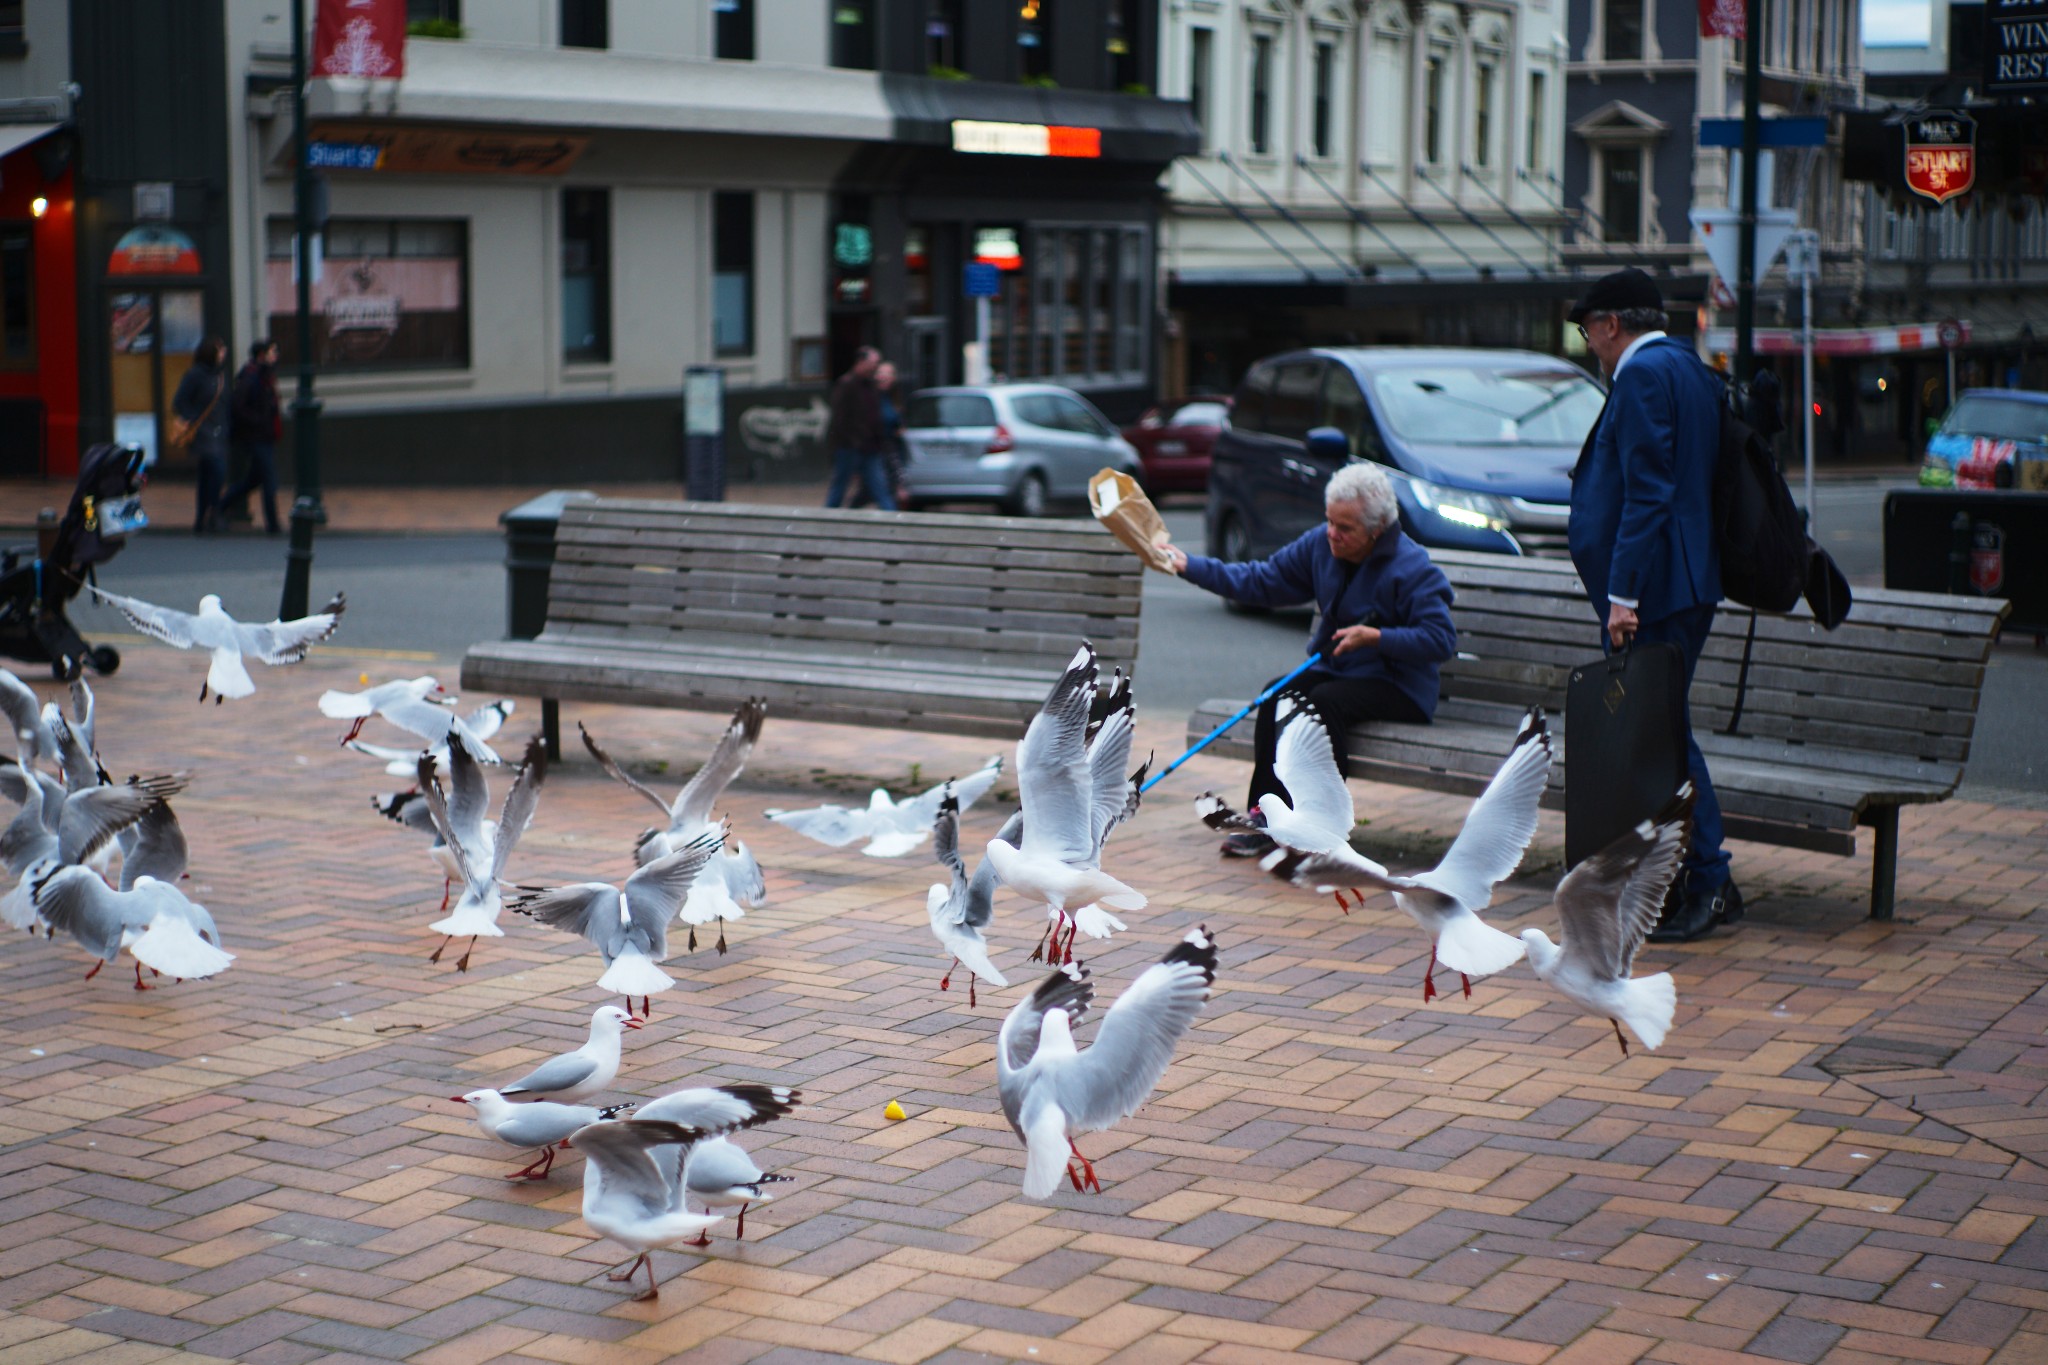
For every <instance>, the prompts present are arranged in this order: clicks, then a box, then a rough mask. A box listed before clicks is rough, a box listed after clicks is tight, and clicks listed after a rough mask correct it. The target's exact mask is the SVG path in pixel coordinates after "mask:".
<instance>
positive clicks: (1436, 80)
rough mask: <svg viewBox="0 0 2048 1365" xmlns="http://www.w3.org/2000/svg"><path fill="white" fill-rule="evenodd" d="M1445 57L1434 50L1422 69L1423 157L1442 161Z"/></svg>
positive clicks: (1432, 161)
mask: <svg viewBox="0 0 2048 1365" xmlns="http://www.w3.org/2000/svg"><path fill="white" fill-rule="evenodd" d="M1443 136H1444V59H1443V57H1442V56H1441V55H1440V54H1438V53H1434V52H1432V53H1431V54H1430V55H1429V61H1428V62H1427V63H1426V64H1424V66H1423V69H1422V159H1423V160H1424V161H1427V162H1429V163H1431V164H1432V165H1434V164H1436V163H1438V162H1441V161H1442V160H1443V159H1444V157H1443V150H1444V142H1443Z"/></svg>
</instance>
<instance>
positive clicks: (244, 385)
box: [220, 337, 284, 536]
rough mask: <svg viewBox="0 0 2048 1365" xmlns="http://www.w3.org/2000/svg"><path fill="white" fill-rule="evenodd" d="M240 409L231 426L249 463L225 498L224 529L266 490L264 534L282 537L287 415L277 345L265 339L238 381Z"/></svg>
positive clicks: (234, 413)
mask: <svg viewBox="0 0 2048 1365" xmlns="http://www.w3.org/2000/svg"><path fill="white" fill-rule="evenodd" d="M233 397H234V406H233V408H232V410H231V411H230V413H229V424H230V427H231V429H232V432H233V435H234V438H235V440H236V441H237V442H238V443H239V444H240V445H241V447H242V450H243V452H244V453H245V454H246V455H247V456H248V458H249V469H248V472H247V473H246V474H244V475H243V476H242V478H241V480H240V481H239V482H237V483H236V484H235V485H234V486H233V487H231V488H229V489H228V491H227V492H225V493H223V494H221V499H220V511H221V518H222V524H223V525H225V524H226V521H227V515H228V509H229V508H230V507H232V506H234V505H235V504H236V503H239V502H241V501H243V500H244V499H246V498H247V497H248V496H249V494H250V493H251V492H252V491H254V490H256V489H259V488H260V489H262V490H263V529H264V531H265V532H266V533H267V534H269V535H273V536H274V535H278V534H281V532H282V529H283V528H282V527H280V526H279V525H278V520H277V438H278V436H279V435H280V434H282V432H283V430H284V409H283V406H282V405H281V404H280V403H279V402H278V398H277V343H276V342H274V341H272V340H270V339H269V338H268V337H265V338H264V339H263V340H261V341H258V342H256V343H255V344H254V345H252V346H250V347H249V363H248V364H246V365H244V366H242V372H241V373H240V374H238V375H236V376H235V390H234V396H233Z"/></svg>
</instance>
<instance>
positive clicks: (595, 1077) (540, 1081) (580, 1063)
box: [498, 1005, 641, 1104]
mask: <svg viewBox="0 0 2048 1365" xmlns="http://www.w3.org/2000/svg"><path fill="white" fill-rule="evenodd" d="M639 1027H641V1023H640V1021H639V1020H638V1019H635V1018H634V1017H633V1016H632V1015H630V1014H628V1013H626V1012H625V1011H624V1010H622V1009H620V1008H619V1007H618V1006H617V1005H599V1006H598V1007H597V1010H596V1012H595V1013H593V1014H592V1015H591V1016H590V1038H589V1041H587V1042H585V1043H584V1044H583V1046H582V1047H579V1048H577V1049H576V1050H575V1051H574V1052H564V1053H562V1054H561V1055H560V1056H557V1057H550V1058H548V1059H547V1060H546V1061H544V1062H542V1063H541V1064H540V1065H539V1066H537V1067H535V1068H534V1069H533V1070H531V1071H529V1072H527V1073H526V1074H525V1075H524V1076H521V1077H520V1078H519V1079H518V1080H516V1081H514V1082H512V1084H510V1085H501V1086H499V1087H498V1093H499V1094H500V1095H505V1096H508V1097H509V1096H512V1095H525V1096H530V1097H532V1098H534V1099H541V1098H543V1097H544V1098H547V1099H551V1100H555V1101H557V1102H558V1103H562V1104H574V1103H575V1102H577V1101H578V1100H587V1099H589V1098H590V1097H591V1096H592V1095H599V1094H602V1093H604V1088H605V1087H606V1086H608V1085H610V1084H611V1083H612V1082H613V1081H614V1080H616V1079H617V1078H618V1074H619V1044H620V1040H621V1039H623V1038H624V1037H625V1034H624V1032H623V1030H625V1029H629V1028H639Z"/></svg>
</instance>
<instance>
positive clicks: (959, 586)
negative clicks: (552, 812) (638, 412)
mask: <svg viewBox="0 0 2048 1365" xmlns="http://www.w3.org/2000/svg"><path fill="white" fill-rule="evenodd" d="M1142 574H1143V569H1142V568H1141V567H1140V565H1139V563H1138V561H1137V559H1136V557H1135V556H1133V555H1132V554H1131V552H1130V551H1128V550H1126V549H1124V547H1123V546H1121V545H1119V544H1118V543H1117V542H1116V540H1115V539H1114V538H1112V537H1111V536H1110V535H1109V533H1108V532H1106V531H1104V530H1103V529H1102V528H1101V527H1099V526H1097V525H1096V524H1095V523H1094V522H1092V521H1072V522H1058V521H1051V522H1048V521H1029V520H1022V519H1018V518H1012V517H987V516H957V515H953V516H949V515H942V514H935V513H909V512H852V511H836V510H827V509H824V508H787V507H765V506H747V505H737V504H730V503H690V502H653V501H641V500H633V499H617V500H608V499H590V500H586V501H581V502H571V503H569V504H568V505H567V506H566V507H565V508H564V509H563V512H562V518H561V522H560V524H559V526H558V528H557V530H556V535H555V562H554V568H553V572H552V575H551V578H550V580H549V588H548V604H547V623H546V626H545V627H544V628H543V629H542V630H541V633H540V635H539V637H538V638H536V639H532V640H506V641H502V642H496V643H490V644H480V645H477V646H474V647H473V648H472V649H471V650H470V651H469V653H468V655H467V656H466V657H465V658H464V659H463V661H462V685H463V687H464V688H465V689H480V690H486V691H506V692H515V693H521V694H524V695H528V696H539V697H540V698H541V699H542V707H541V722H542V726H543V729H544V730H545V733H546V736H547V743H548V751H549V753H550V754H551V755H557V756H558V755H559V746H560V738H559V733H560V726H561V722H560V712H559V704H560V703H561V702H563V701H607V702H624V703H627V704H630V705H636V706H666V707H678V708H683V709H686V710H698V711H703V710H708V711H727V710H730V709H732V708H733V707H734V706H736V705H738V704H739V703H740V702H741V701H742V700H744V699H746V698H747V697H762V698H765V699H766V700H767V702H768V709H769V714H770V715H771V716H790V717H800V718H802V719H806V720H821V721H836V722H842V723H847V724H854V725H881V726H894V727H898V728H903V729H919V730H937V731H944V732H947V733H951V734H964V735H987V736H991V737H994V738H999V739H1015V738H1017V737H1018V736H1019V735H1021V734H1022V733H1023V731H1024V727H1025V726H1026V725H1028V724H1029V723H1030V720H1031V717H1032V716H1033V715H1034V714H1035V713H1036V712H1037V710H1038V707H1039V705H1040V704H1041V703H1042V702H1043V701H1044V700H1045V695H1046V692H1047V690H1048V689H1050V688H1051V686H1052V684H1053V682H1054V681H1055V680H1056V679H1057V677H1058V676H1059V672H1060V670H1061V669H1062V668H1063V667H1064V666H1065V665H1066V663H1067V661H1068V659H1070V658H1072V657H1073V653H1074V650H1075V648H1076V646H1078V645H1079V644H1080V642H1081V641H1082V640H1084V639H1085V640H1090V641H1092V642H1093V643H1094V645H1095V648H1096V650H1097V652H1098V654H1099V655H1100V657H1101V659H1102V664H1103V667H1104V669H1105V670H1106V669H1108V668H1110V667H1111V666H1113V665H1122V667H1123V668H1124V670H1125V671H1126V672H1131V671H1132V670H1133V669H1134V666H1135V665H1136V663H1137V657H1138V599H1139V580H1140V578H1141V576H1142Z"/></svg>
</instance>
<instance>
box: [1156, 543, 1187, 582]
mask: <svg viewBox="0 0 2048 1365" xmlns="http://www.w3.org/2000/svg"><path fill="white" fill-rule="evenodd" d="M1159 548H1160V549H1162V550H1164V551H1166V557H1167V558H1168V559H1170V560H1172V561H1173V571H1174V573H1176V574H1183V573H1186V572H1187V569H1188V555H1187V551H1185V550H1183V549H1181V548H1180V546H1178V545H1175V544H1174V543H1173V542H1172V541H1168V542H1167V543H1166V544H1164V545H1162V546H1160V547H1159Z"/></svg>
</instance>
